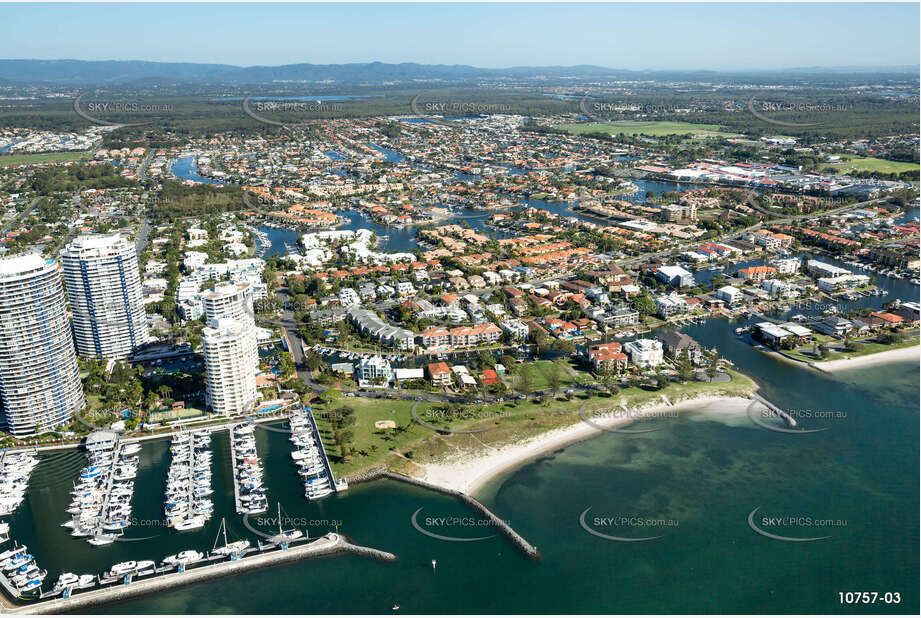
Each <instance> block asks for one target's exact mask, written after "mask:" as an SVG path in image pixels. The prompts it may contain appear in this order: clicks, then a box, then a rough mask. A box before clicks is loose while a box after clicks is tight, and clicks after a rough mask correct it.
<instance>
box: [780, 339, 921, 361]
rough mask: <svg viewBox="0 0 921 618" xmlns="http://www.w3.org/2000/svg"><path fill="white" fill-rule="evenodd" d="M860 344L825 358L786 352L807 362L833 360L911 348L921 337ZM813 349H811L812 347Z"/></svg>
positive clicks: (917, 343) (832, 353) (920, 340)
mask: <svg viewBox="0 0 921 618" xmlns="http://www.w3.org/2000/svg"><path fill="white" fill-rule="evenodd" d="M857 343H858V344H859V345H860V349H859V350H857V351H856V352H831V353H830V354H829V355H828V356H826V357H825V358H819V357H815V356H812V355H811V354H803V353H801V352H796V351H792V350H785V353H786V354H788V355H789V356H792V357H794V358H798V359H800V360H804V361H806V362H820V361H833V360H841V359H844V358H856V357H858V356H866V355H868V354H876V353H878V352H887V351H889V350H898V349H900V348H910V347H914V346H916V345H919V343H921V337H912V338H910V339H906V340H905V341H903V342H901V343H893V344H885V343H875V342H874V343H864V342H862V341H858V342H857ZM810 351H811V349H810Z"/></svg>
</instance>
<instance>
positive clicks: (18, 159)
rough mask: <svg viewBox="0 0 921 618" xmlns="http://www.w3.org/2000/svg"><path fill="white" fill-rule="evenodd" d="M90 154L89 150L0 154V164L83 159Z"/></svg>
mask: <svg viewBox="0 0 921 618" xmlns="http://www.w3.org/2000/svg"><path fill="white" fill-rule="evenodd" d="M89 156H90V153H89V151H78V152H46V153H41V154H21V155H17V154H14V155H0V166H3V165H22V164H24V163H49V162H60V161H83V160H85V159H88V158H89Z"/></svg>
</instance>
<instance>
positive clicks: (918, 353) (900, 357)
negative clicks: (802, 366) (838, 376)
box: [812, 346, 921, 373]
mask: <svg viewBox="0 0 921 618" xmlns="http://www.w3.org/2000/svg"><path fill="white" fill-rule="evenodd" d="M919 359H921V346H913V347H910V348H898V349H895V350H886V351H885V352H877V353H876V354H867V355H866V356H857V357H855V358H842V359H841V360H833V361H823V362H820V363H812V365H813V366H814V367H815V368H816V369H819V370H821V371H828V372H830V373H832V372H835V371H846V370H849V369H857V368H860V367H871V366H873V365H883V364H885V363H901V362H906V361H916V362H917V361H918V360H919Z"/></svg>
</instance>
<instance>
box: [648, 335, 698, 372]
mask: <svg viewBox="0 0 921 618" xmlns="http://www.w3.org/2000/svg"><path fill="white" fill-rule="evenodd" d="M658 339H659V341H661V342H662V347H663V349H664V351H665V353H666V354H668V355H669V356H671V357H672V358H675V359H677V358H680V357H681V355H682V354H684V353H685V352H687V355H688V358H689V359H690V361H691V364H693V365H694V366H695V367H699V366H700V365H702V364H703V361H704V351H703V348H702V347H701V345H700V344H699V343H697V342H696V341H695V340H694V339H693V338H692V337H689V336H688V335H686V334H684V333H680V332H678V331H670V332H667V333H662V334H661V335H659V336H658Z"/></svg>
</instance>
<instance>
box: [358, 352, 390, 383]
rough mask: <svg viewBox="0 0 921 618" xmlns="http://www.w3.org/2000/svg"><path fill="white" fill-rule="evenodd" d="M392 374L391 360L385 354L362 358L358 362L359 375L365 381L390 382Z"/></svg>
mask: <svg viewBox="0 0 921 618" xmlns="http://www.w3.org/2000/svg"><path fill="white" fill-rule="evenodd" d="M392 375H393V368H392V367H391V366H390V361H389V360H387V359H386V358H384V357H383V356H371V357H366V358H362V359H361V360H360V361H359V363H358V377H359V378H360V379H361V380H362V381H363V382H389V381H390V377H391V376H392Z"/></svg>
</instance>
